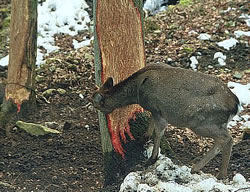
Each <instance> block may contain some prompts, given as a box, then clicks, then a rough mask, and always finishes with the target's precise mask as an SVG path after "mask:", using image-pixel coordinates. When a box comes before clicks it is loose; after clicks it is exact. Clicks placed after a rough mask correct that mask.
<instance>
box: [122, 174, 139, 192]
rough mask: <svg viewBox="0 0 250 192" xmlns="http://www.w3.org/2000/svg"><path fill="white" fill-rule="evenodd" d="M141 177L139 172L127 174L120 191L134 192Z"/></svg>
mask: <svg viewBox="0 0 250 192" xmlns="http://www.w3.org/2000/svg"><path fill="white" fill-rule="evenodd" d="M140 181H141V176H140V174H139V172H131V173H129V174H128V175H127V176H126V178H125V179H124V182H123V183H122V184H121V187H120V191H136V190H137V188H138V185H139V184H140Z"/></svg>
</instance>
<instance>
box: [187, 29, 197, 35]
mask: <svg viewBox="0 0 250 192" xmlns="http://www.w3.org/2000/svg"><path fill="white" fill-rule="evenodd" d="M188 34H189V35H192V34H194V35H197V34H198V33H197V32H196V31H194V30H191V31H189V32H188Z"/></svg>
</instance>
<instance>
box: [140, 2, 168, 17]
mask: <svg viewBox="0 0 250 192" xmlns="http://www.w3.org/2000/svg"><path fill="white" fill-rule="evenodd" d="M167 2H168V0H146V1H145V3H144V6H143V9H144V10H146V11H149V12H150V13H151V14H153V15H155V14H156V13H158V12H160V11H164V10H165V9H166V6H162V4H164V3H167Z"/></svg>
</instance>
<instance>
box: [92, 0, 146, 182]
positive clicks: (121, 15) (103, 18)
mask: <svg viewBox="0 0 250 192" xmlns="http://www.w3.org/2000/svg"><path fill="white" fill-rule="evenodd" d="M142 5H143V2H142V0H109V1H103V0H94V22H95V45H94V46H95V47H94V48H95V71H96V84H97V85H98V86H100V85H101V84H102V83H103V82H104V81H105V80H106V79H107V78H108V77H110V76H111V77H113V78H114V81H115V82H114V83H118V82H120V81H121V80H123V79H125V78H127V77H128V76H130V75H131V74H132V73H134V72H135V71H137V70H139V69H140V68H142V67H144V66H145V55H144V35H143V11H142ZM138 110H139V111H141V110H142V109H141V108H140V107H139V106H138V105H132V106H128V107H124V108H121V109H117V110H115V111H113V112H112V113H111V114H109V115H107V116H105V115H104V114H102V113H99V124H100V131H101V137H102V150H103V153H104V158H105V165H104V166H105V175H106V177H108V176H109V177H112V174H111V173H110V169H112V166H113V165H112V161H111V159H112V156H111V152H112V144H113V147H114V149H115V151H116V152H118V153H120V154H121V155H122V156H124V150H123V148H122V145H121V140H120V138H122V139H123V140H124V141H125V140H126V136H125V133H127V134H128V135H129V136H130V138H131V139H133V136H132V134H131V133H130V129H129V128H130V127H129V124H128V122H129V120H130V119H131V118H133V116H134V113H135V112H136V111H138ZM110 136H111V138H110ZM120 136H121V137H120ZM111 142H112V144H111ZM106 180H109V179H108V178H106Z"/></svg>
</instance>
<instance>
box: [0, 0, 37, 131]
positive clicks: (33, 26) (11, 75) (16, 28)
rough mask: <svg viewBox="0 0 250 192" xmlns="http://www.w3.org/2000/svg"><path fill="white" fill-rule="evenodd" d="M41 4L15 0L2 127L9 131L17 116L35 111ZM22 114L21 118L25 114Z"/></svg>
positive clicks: (2, 110) (1, 113) (29, 0)
mask: <svg viewBox="0 0 250 192" xmlns="http://www.w3.org/2000/svg"><path fill="white" fill-rule="evenodd" d="M36 44H37V0H22V2H20V0H12V2H11V23H10V60H9V65H8V78H7V84H6V88H5V99H4V102H3V104H2V105H1V112H0V126H2V127H5V124H6V123H7V122H8V120H9V119H11V117H14V116H15V113H16V112H18V113H19V112H22V113H23V114H26V113H27V109H28V108H29V110H33V109H30V108H32V107H34V103H35V97H34V96H35V95H34V91H33V90H34V82H35V63H36V53H37V45H36ZM21 108H22V110H21ZM22 113H21V114H22Z"/></svg>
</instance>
